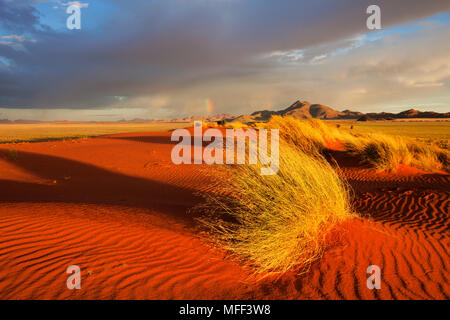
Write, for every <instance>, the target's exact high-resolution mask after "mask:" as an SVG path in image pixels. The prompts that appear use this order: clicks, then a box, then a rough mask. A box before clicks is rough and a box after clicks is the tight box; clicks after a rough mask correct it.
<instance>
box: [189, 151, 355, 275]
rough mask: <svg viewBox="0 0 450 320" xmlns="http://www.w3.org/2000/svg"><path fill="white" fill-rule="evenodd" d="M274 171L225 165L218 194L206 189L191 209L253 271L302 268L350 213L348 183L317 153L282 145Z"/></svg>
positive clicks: (351, 214) (226, 247) (256, 166)
mask: <svg viewBox="0 0 450 320" xmlns="http://www.w3.org/2000/svg"><path fill="white" fill-rule="evenodd" d="M279 154H280V165H279V171H278V174H276V175H272V176H262V175H261V174H260V165H236V166H223V167H222V168H223V170H225V171H224V173H225V175H224V177H226V178H224V180H223V181H222V182H223V183H222V186H221V190H222V189H223V190H224V191H225V192H224V193H221V195H217V194H214V195H211V194H205V195H204V197H205V199H206V202H205V203H203V204H201V205H199V206H197V207H196V208H195V209H194V210H195V211H197V210H200V211H201V212H203V213H207V214H206V215H205V216H204V217H203V218H200V219H199V221H200V222H201V224H202V225H203V226H204V227H206V230H207V232H208V234H209V237H211V238H212V239H213V240H214V242H215V243H216V244H218V245H219V246H220V247H221V248H224V249H225V250H227V251H228V252H230V253H231V255H232V256H233V257H236V258H238V259H240V260H242V261H243V262H244V263H245V264H246V265H248V266H250V267H251V270H253V271H254V273H255V274H258V275H260V276H263V277H264V276H267V275H270V274H278V275H279V274H282V273H284V272H286V271H289V270H293V269H295V270H297V271H298V272H302V271H305V270H307V269H308V267H309V266H310V264H311V263H312V262H313V261H315V260H316V259H318V258H319V257H320V256H321V255H322V253H323V251H324V246H325V245H326V241H325V237H326V236H327V235H328V234H329V231H330V230H332V229H333V227H335V226H336V224H337V223H339V222H342V221H344V220H346V219H349V218H351V217H352V216H353V213H352V211H351V208H350V192H349V188H348V186H347V184H346V183H345V182H344V181H343V180H342V179H341V178H340V177H339V175H338V173H337V172H336V171H335V169H334V168H333V167H332V166H331V165H330V164H329V163H328V162H327V161H326V160H325V159H324V158H323V157H321V156H320V155H318V154H316V155H311V154H307V153H305V152H302V151H299V150H294V149H292V148H291V147H289V146H288V145H286V144H281V145H280V152H279Z"/></svg>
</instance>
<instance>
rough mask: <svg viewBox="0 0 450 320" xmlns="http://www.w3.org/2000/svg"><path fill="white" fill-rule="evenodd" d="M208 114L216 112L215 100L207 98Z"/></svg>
mask: <svg viewBox="0 0 450 320" xmlns="http://www.w3.org/2000/svg"><path fill="white" fill-rule="evenodd" d="M205 107H206V114H207V115H212V114H213V112H214V102H213V101H212V100H211V99H209V98H208V99H206V100H205Z"/></svg>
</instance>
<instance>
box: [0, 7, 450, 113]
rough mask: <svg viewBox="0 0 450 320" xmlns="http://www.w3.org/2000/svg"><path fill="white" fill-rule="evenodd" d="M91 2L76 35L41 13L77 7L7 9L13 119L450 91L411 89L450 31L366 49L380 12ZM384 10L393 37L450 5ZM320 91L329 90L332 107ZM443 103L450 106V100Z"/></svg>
mask: <svg viewBox="0 0 450 320" xmlns="http://www.w3.org/2000/svg"><path fill="white" fill-rule="evenodd" d="M84 2H86V3H88V4H89V6H88V7H86V8H83V9H82V14H83V15H82V17H83V19H86V21H84V20H83V28H82V29H81V30H73V31H69V30H65V25H64V21H65V18H66V17H67V16H68V15H67V14H66V13H65V12H64V10H59V11H58V12H59V13H58V14H59V15H60V16H61V18H60V20H57V21H59V22H60V24H61V26H60V27H58V25H57V24H56V22H55V21H46V15H45V13H43V12H42V9H41V7H42V6H43V5H46V4H54V5H55V8H56V7H58V6H59V7H61V6H63V5H64V4H67V2H62V1H44V0H41V1H32V0H25V1H8V0H0V28H1V29H0V30H1V31H2V33H3V34H2V35H0V107H1V108H4V109H15V108H21V109H23V108H29V109H98V108H103V109H105V108H143V109H147V110H148V112H149V114H156V115H157V116H158V115H161V116H163V115H168V116H177V115H187V114H189V113H198V112H200V110H201V108H202V107H201V106H200V104H201V101H202V99H205V98H207V97H212V98H213V100H214V101H215V102H216V107H217V111H218V112H225V111H230V110H231V111H233V112H237V113H239V112H240V111H242V112H248V111H251V110H250V109H254V108H258V105H260V106H261V107H269V108H271V107H276V106H277V105H282V104H284V103H286V102H287V101H289V99H292V98H294V96H295V95H297V98H303V97H302V94H304V95H306V96H307V97H308V96H309V97H312V98H315V99H320V100H319V101H317V102H321V103H329V104H330V105H336V104H350V103H351V101H350V99H345V98H342V97H338V96H337V95H336V94H335V95H334V96H333V94H332V92H335V93H336V92H338V91H337V90H343V89H345V85H347V87H348V88H350V87H351V88H352V90H356V91H355V92H357V91H358V90H360V96H361V98H358V99H357V101H355V100H352V101H354V102H355V103H356V106H355V107H358V106H363V107H364V106H367V105H369V103H371V104H373V105H375V104H376V103H377V102H378V101H377V99H374V98H373V97H369V98H367V99H366V100H365V98H363V97H364V92H366V93H367V90H369V91H370V90H374V89H375V88H376V89H377V90H383V87H382V86H381V87H380V85H381V84H382V82H383V80H386V79H388V80H389V81H397V82H396V83H397V84H398V85H399V88H400V87H401V88H410V87H414V86H415V89H416V90H417V89H418V88H421V89H423V92H424V96H423V97H421V98H424V97H426V94H428V93H429V92H430V90H432V89H430V88H433V86H434V88H436V87H439V86H448V77H449V76H450V75H448V74H447V73H445V72H443V73H441V74H440V75H436V74H434V75H433V76H431V75H430V79H429V80H426V79H425V80H423V81H422V82H420V81H418V82H416V83H414V81H413V80H411V81H412V82H411V81H410V80H408V79H410V78H411V76H413V74H414V72H418V71H417V68H418V67H417V62H418V61H423V60H427V59H428V58H430V59H431V57H432V55H429V52H428V53H427V52H426V51H423V50H422V51H420V52H415V51H416V49H417V48H416V47H415V44H418V43H419V41H424V42H426V41H429V43H428V44H430V43H431V44H432V45H435V46H437V47H439V48H440V49H442V50H447V52H448V48H447V47H446V46H445V45H444V44H443V42H442V41H443V39H447V40H445V41H446V42H448V36H447V37H446V38H445V37H444V34H442V35H440V36H436V35H435V34H434V32H435V31H436V30H444V31H445V30H448V25H447V26H446V27H442V26H424V28H423V30H421V31H420V32H419V33H417V34H415V35H414V36H413V37H417V40H415V38H413V39H412V40H411V36H410V35H408V34H401V35H395V36H389V35H388V36H386V38H385V39H375V40H373V41H366V42H364V41H359V42H358V40H357V39H358V37H361V36H362V35H365V34H367V33H368V32H369V30H367V28H366V19H367V14H366V8H367V7H368V6H369V5H370V4H373V1H365V0H364V1H351V0H339V1H336V0H324V1H298V0H297V1H293V0H285V1H273V0H190V1H183V0H161V1H160V0H155V1H144V0H137V1H132V2H130V1H118V0H113V1H109V3H110V4H111V6H112V7H113V8H112V9H111V10H107V11H105V12H102V13H100V14H99V13H97V11H96V12H95V14H94V13H92V12H94V10H95V8H96V5H97V6H98V5H99V4H100V2H101V1H89V0H87V1H84ZM376 2H377V4H378V5H379V6H380V7H381V10H382V24H383V28H384V29H389V27H394V26H396V25H399V24H405V23H409V22H412V21H417V20H420V19H423V18H426V17H430V16H433V15H435V14H437V13H443V12H448V11H449V10H450V2H448V1H416V0H413V1H411V0H409V1H407V0H404V1H388V0H385V1H376ZM55 10H56V9H55ZM91 21H95V23H92V24H90V22H91ZM84 25H86V27H84ZM433 28H434V29H433ZM439 28H441V29H439ZM430 30H431V31H430ZM432 30H434V31H432ZM440 32H441V33H442V31H440ZM447 34H448V32H447ZM430 35H431V36H432V39H431V40H427V39H429V36H430ZM433 35H434V36H433ZM2 37H3V38H2ZM389 39H391V40H389ZM392 39H397V40H398V41H405V44H407V47H405V48H404V49H405V50H406V49H408V50H413V52H410V54H409V55H407V56H404V55H402V54H401V52H402V48H398V47H397V48H394V49H393V48H392V46H394V47H395V44H393V43H389V41H393V40H392ZM430 41H431V42H430ZM362 43H363V44H362ZM375 44H376V45H375ZM355 45H356V46H360V45H361V46H362V47H363V48H361V47H356V48H352V46H355ZM374 45H375V47H372V48H371V47H370V46H374ZM379 45H383V46H384V47H383V49H382V50H381V49H380V47H379ZM384 48H387V49H386V50H388V51H389V52H390V53H391V55H392V57H390V58H389V57H388V58H389V59H387V60H386V61H385V62H380V61H379V59H378V58H377V56H376V55H374V52H376V54H377V55H383V52H385V51H383V50H385V49H384ZM352 49H354V50H353V51H354V52H353V53H350V54H352V55H355V56H354V58H353V59H347V58H346V57H348V54H343V55H337V56H335V57H333V58H332V59H330V56H331V55H330V54H332V53H336V52H340V51H339V50H341V51H343V50H348V51H352ZM438 56H439V58H438V60H439V59H440V60H439V61H440V62H441V63H440V64H439V63H438V62H436V63H435V64H433V62H430V63H429V66H430V68H439V66H440V67H441V68H442V66H444V69H445V68H448V60H447V63H446V62H445V61H446V59H447V58H448V56H446V55H443V54H442V52H440V54H439V55H438ZM397 59H398V60H397ZM403 59H406V60H405V61H403ZM321 60H322V61H321ZM400 60H402V61H403V62H402V63H400ZM371 61H372V62H371ZM373 61H378V62H373ZM389 61H390V62H389ZM324 64H325V65H326V66H327V70H328V71H329V72H326V69H324ZM390 64H391V65H390ZM401 64H403V65H401ZM342 66H345V67H342ZM383 68H384V69H383ZM393 68H394V69H393ZM402 68H403V69H402ZM392 70H396V72H397V73H396V75H395V77H394V76H392ZM430 72H431V71H430ZM358 74H359V75H361V74H362V75H363V76H359V78H358ZM369 75H370V76H369ZM436 77H437V78H436ZM435 78H436V79H435ZM355 79H359V80H355ZM361 79H363V80H364V81H363V82H362V83H361ZM401 79H403V83H402V80H401ZM355 81H360V82H359V85H360V87H361V88H360V89H358V88H357V86H355ZM408 81H410V82H408ZM364 83H366V84H367V86H364V85H363V84H364ZM300 84H301V85H300ZM321 86H322V87H321ZM353 87H355V88H353ZM366 87H367V88H366ZM314 88H322V90H323V92H325V93H324V94H323V97H322V96H321V95H320V94H317V92H315V90H314ZM326 88H328V89H329V90H331V93H330V92H327V90H326ZM333 90H335V91H333ZM316 91H317V90H316ZM347 91H348V90H347ZM402 92H403V93H404V94H407V93H408V92H409V91H408V90H406V89H405V90H403V91H402V90H400V91H399V92H396V93H395V94H393V95H389V94H386V95H384V96H385V99H387V100H386V101H385V105H386V106H388V105H389V101H392V104H394V103H393V102H394V101H396V100H395V99H397V98H398V95H401V94H402ZM427 92H428V93H427ZM369 96H371V95H369ZM355 97H359V96H358V95H356V96H355ZM396 97H397V98H396ZM397 100H398V99H397ZM422 100H423V99H422ZM425 101H427V100H426V99H425ZM440 101H441V102H443V103H445V102H449V101H448V97H444V98H441V100H440Z"/></svg>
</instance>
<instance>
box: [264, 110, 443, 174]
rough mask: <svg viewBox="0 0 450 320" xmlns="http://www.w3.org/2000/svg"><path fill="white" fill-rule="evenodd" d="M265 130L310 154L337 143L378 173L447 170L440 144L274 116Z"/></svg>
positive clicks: (315, 121) (318, 121) (321, 122)
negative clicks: (277, 133) (402, 168)
mask: <svg viewBox="0 0 450 320" xmlns="http://www.w3.org/2000/svg"><path fill="white" fill-rule="evenodd" d="M266 127H268V128H279V129H280V138H281V139H282V140H284V141H285V142H287V143H288V144H291V145H293V146H294V147H295V148H297V149H300V150H303V151H305V152H307V153H311V154H314V153H316V152H323V150H325V149H326V148H327V147H328V146H329V145H330V144H333V143H335V142H338V143H340V144H341V145H342V146H343V147H344V149H345V150H346V151H347V152H348V153H349V154H350V155H353V156H357V157H359V158H360V159H361V160H362V161H363V162H365V163H367V164H370V165H372V166H373V167H374V168H376V169H377V170H380V171H381V170H384V171H388V172H394V171H396V170H398V168H399V167H400V166H401V165H407V166H411V167H414V168H417V169H421V170H424V171H428V172H433V171H436V170H446V171H449V169H450V167H449V159H450V152H449V151H448V149H446V148H443V146H444V144H442V143H441V144H439V145H438V144H436V143H426V142H424V141H420V140H417V139H416V140H415V139H413V138H410V137H406V136H399V135H388V134H382V133H374V132H368V133H361V131H357V132H355V131H352V130H347V129H345V128H342V127H341V126H339V127H338V126H336V125H330V124H326V123H325V122H323V121H321V120H317V119H313V120H298V119H294V118H291V117H279V116H275V117H272V119H271V120H270V121H269V122H268V123H267V124H266Z"/></svg>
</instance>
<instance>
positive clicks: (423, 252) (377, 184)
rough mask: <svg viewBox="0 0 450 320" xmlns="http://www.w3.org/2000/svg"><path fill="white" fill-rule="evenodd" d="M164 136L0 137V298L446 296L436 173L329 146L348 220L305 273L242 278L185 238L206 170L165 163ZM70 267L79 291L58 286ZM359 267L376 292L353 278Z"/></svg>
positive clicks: (443, 188)
mask: <svg viewBox="0 0 450 320" xmlns="http://www.w3.org/2000/svg"><path fill="white" fill-rule="evenodd" d="M172 146H173V144H172V143H171V142H170V133H148V134H147V133H141V134H136V133H132V134H121V135H111V136H104V137H99V138H94V139H87V140H74V141H59V142H45V143H33V144H27V143H23V144H17V145H1V146H0V166H1V170H0V299H448V298H449V297H450V285H449V283H450V281H449V277H450V276H449V271H450V257H449V239H450V237H449V230H450V228H449V193H450V191H449V190H450V188H449V186H450V176H449V175H446V174H421V173H418V172H410V171H408V169H405V168H403V169H402V172H400V173H399V174H378V173H375V172H374V171H373V170H371V169H369V168H364V167H361V166H358V165H357V164H355V163H352V161H347V162H346V161H345V159H344V157H343V156H342V155H336V159H337V160H338V161H339V162H340V163H341V165H343V173H342V174H343V175H344V176H345V177H346V178H347V179H349V181H350V183H351V184H352V186H353V187H354V189H355V192H356V194H355V201H354V206H355V209H356V211H357V212H359V213H360V214H361V215H362V218H361V219H357V220H355V221H352V222H350V223H347V224H345V225H344V226H342V227H341V228H342V230H341V231H340V234H341V238H342V243H343V245H342V246H336V247H332V248H330V249H329V250H328V251H327V252H326V253H325V255H324V257H323V258H322V259H321V260H320V261H318V262H316V263H315V264H314V265H313V266H312V268H311V270H310V272H309V273H307V274H305V275H302V276H297V275H295V274H286V275H284V276H283V277H281V278H280V279H278V280H273V279H266V280H263V281H260V282H257V283H255V282H252V281H251V280H249V279H248V276H249V273H248V271H246V270H245V269H243V268H242V267H241V266H240V265H239V264H238V263H236V262H233V261H230V260H229V259H226V258H225V257H224V255H223V254H222V253H221V252H218V251H216V250H213V249H211V246H210V245H208V243H207V239H203V238H202V237H201V236H199V234H198V232H197V231H196V229H195V227H196V226H195V222H194V219H193V218H194V217H192V216H190V215H188V214H186V210H187V209H189V208H190V207H192V206H193V205H194V204H196V203H198V201H200V199H199V198H198V197H196V196H194V195H193V194H194V193H195V192H196V191H198V190H212V189H213V188H214V187H215V184H214V179H212V178H211V176H210V175H208V174H206V173H205V167H204V166H198V165H182V166H175V165H173V164H172V163H171V160H170V151H171V148H172ZM8 149H16V150H18V151H19V156H18V158H17V159H14V158H13V157H11V156H7V155H6V154H5V153H4V151H5V150H8ZM337 152H338V151H337ZM73 264H75V265H79V266H80V267H81V270H82V283H81V286H82V288H81V290H73V291H71V290H68V289H67V288H66V279H67V277H68V274H66V273H65V270H66V268H67V267H68V266H69V265H73ZM371 264H376V265H379V266H380V267H381V270H382V284H381V285H382V287H381V290H369V289H368V288H367V287H366V279H367V274H366V269H367V267H368V266H369V265H371Z"/></svg>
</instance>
